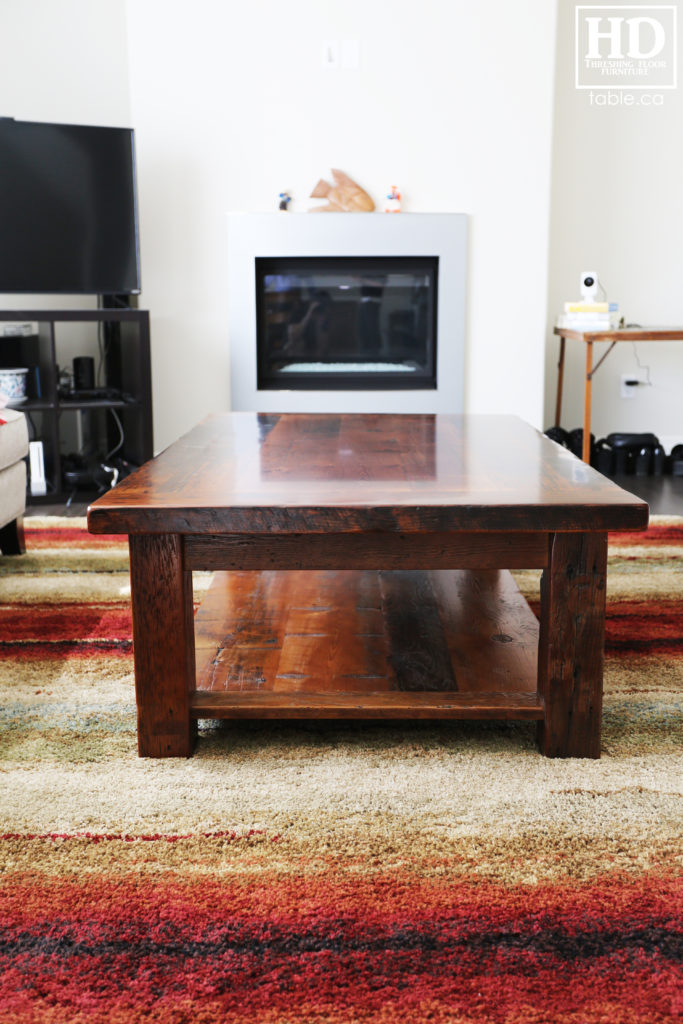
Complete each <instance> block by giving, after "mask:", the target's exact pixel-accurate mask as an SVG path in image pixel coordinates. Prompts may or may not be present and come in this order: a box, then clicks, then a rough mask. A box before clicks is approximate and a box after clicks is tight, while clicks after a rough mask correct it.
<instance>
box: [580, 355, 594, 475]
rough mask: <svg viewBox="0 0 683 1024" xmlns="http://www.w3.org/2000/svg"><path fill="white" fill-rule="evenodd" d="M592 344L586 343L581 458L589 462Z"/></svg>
mask: <svg viewBox="0 0 683 1024" xmlns="http://www.w3.org/2000/svg"><path fill="white" fill-rule="evenodd" d="M592 390H593V342H592V341H587V342H586V383H585V388H584V392H583V449H582V452H581V458H582V459H583V461H584V462H588V463H590V460H591V404H592V401H593V396H592Z"/></svg>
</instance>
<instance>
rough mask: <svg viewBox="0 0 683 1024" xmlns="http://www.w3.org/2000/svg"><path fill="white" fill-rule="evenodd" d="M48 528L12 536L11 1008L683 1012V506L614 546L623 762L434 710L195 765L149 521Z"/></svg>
mask: <svg viewBox="0 0 683 1024" xmlns="http://www.w3.org/2000/svg"><path fill="white" fill-rule="evenodd" d="M27 527H28V529H27V546H28V549H29V553H28V554H26V555H25V556H21V557H20V558H11V559H9V558H6V559H0V695H1V699H0V872H1V877H2V883H1V884H2V888H1V890H0V1022H2V1024H18V1022H22V1024H23V1022H28V1021H31V1022H32V1021H36V1022H41V1024H42V1022H44V1024H56V1022H60V1024H61V1022H65V1024H66V1022H69V1024H85V1022H88V1024H95V1022H97V1024H100V1022H102V1024H104V1022H108V1024H131V1022H137V1021H150V1022H151V1021H155V1022H156V1021H158V1022H164V1024H182V1022H185V1021H187V1022H190V1021H191V1022H196V1024H218V1022H225V1024H236V1022H247V1021H248V1022H250V1024H283V1022H287V1024H323V1022H334V1024H346V1022H356V1021H364V1022H383V1024H384V1022H386V1024H389V1022H393V1021H396V1020H398V1019H401V1020H403V1021H408V1022H422V1021H430V1022H435V1024H445V1022H448V1024H483V1022H486V1024H513V1022H514V1024H530V1022H534V1024H570V1022H571V1024H597V1022H601V1024H603V1022H605V1024H607V1022H609V1024H645V1022H647V1024H651V1022H670V1021H675V1020H680V1019H681V1016H682V1015H683V976H682V975H681V970H680V968H681V921H682V919H683V915H682V914H681V903H682V899H681V896H682V886H681V875H682V874H683V872H682V870H681V869H682V847H681V823H682V816H681V780H682V779H683V758H682V756H681V751H682V745H681V739H682V732H683V729H682V721H683V716H682V715H681V690H682V685H681V684H682V683H683V609H682V606H681V598H682V596H683V563H682V562H681V555H682V554H683V520H681V519H663V518H657V517H655V519H654V520H653V524H652V526H651V528H650V529H649V531H648V532H647V534H633V535H622V536H620V537H615V538H614V539H613V541H612V542H611V544H610V562H609V576H608V622H607V664H606V675H605V707H604V734H603V755H602V758H601V760H599V761H584V760H549V759H546V758H543V757H541V756H540V754H539V753H538V752H537V750H536V747H535V741H534V727H533V725H532V724H525V723H453V724H450V723H441V724H436V725H435V724H429V723H418V722H415V723H400V724H383V725H376V724H372V723H355V724H354V723H346V724H344V723H342V724H339V723H309V724H306V725H300V724H296V723H288V724H287V723H285V724H278V723H269V724H258V723H248V724H241V725H234V724H227V723H217V722H204V723H201V725H200V734H199V740H198V745H197V750H196V753H195V755H194V757H193V758H192V759H190V760H171V761H154V760H141V759H139V758H138V757H137V755H136V737H135V700H134V687H133V667H132V644H131V624H130V610H129V596H130V590H129V582H128V561H127V547H126V544H125V541H122V540H121V539H119V538H108V537H90V536H88V534H87V533H86V531H85V523H84V521H83V520H74V519H56V518H45V519H42V520H41V519H29V520H27ZM516 576H517V579H518V582H519V585H520V587H521V588H522V590H523V592H524V593H525V595H526V596H527V598H528V599H529V601H530V603H531V604H532V607H534V602H535V601H537V595H538V574H537V573H532V572H529V573H519V574H516ZM208 583H209V576H208V575H205V574H196V576H195V597H196V600H197V601H200V600H201V597H202V594H203V593H204V592H205V590H206V588H207V586H208Z"/></svg>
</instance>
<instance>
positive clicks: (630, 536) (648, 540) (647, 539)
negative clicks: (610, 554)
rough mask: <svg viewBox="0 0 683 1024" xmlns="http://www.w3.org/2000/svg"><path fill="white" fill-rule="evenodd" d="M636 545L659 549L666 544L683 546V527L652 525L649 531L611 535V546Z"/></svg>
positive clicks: (630, 531)
mask: <svg viewBox="0 0 683 1024" xmlns="http://www.w3.org/2000/svg"><path fill="white" fill-rule="evenodd" d="M634 544H647V546H648V547H650V546H651V547H659V546H661V545H665V544H683V525H681V526H678V525H674V524H664V523H662V524H661V525H659V524H656V523H654V524H651V525H650V526H648V528H647V530H627V531H626V532H624V533H610V535H609V546H610V548H615V547H628V546H632V545H634Z"/></svg>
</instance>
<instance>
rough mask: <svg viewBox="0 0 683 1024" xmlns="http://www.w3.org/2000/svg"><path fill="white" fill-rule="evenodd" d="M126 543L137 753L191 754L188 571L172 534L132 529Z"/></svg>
mask: <svg viewBox="0 0 683 1024" xmlns="http://www.w3.org/2000/svg"><path fill="white" fill-rule="evenodd" d="M129 543H130V581H131V601H132V607H133V654H134V661H135V694H136V699H137V706H138V753H139V754H140V756H141V757H189V756H190V754H191V753H192V750H193V748H194V740H195V736H196V728H197V723H196V722H195V721H194V720H193V719H192V718H191V717H190V695H191V693H192V692H193V691H194V688H195V656H194V618H193V610H192V573H191V572H188V571H186V570H184V569H183V560H182V538H181V537H179V536H177V535H176V534H161V535H159V534H150V535H146V534H145V535H138V534H133V535H131V536H130V538H129Z"/></svg>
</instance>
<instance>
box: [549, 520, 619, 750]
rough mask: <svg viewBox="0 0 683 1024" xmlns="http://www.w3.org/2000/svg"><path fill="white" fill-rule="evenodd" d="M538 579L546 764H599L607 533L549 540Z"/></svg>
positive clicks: (563, 535) (556, 536)
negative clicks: (586, 760)
mask: <svg viewBox="0 0 683 1024" xmlns="http://www.w3.org/2000/svg"><path fill="white" fill-rule="evenodd" d="M549 544H550V550H549V557H548V567H547V569H545V570H544V572H543V577H542V579H541V628H540V636H539V644H538V688H539V691H540V692H541V694H542V696H543V698H544V700H545V720H544V721H543V722H539V725H538V743H539V747H540V749H541V752H542V753H543V754H546V755H547V756H548V757H600V728H601V723H602V669H603V661H604V648H605V582H606V575H607V535H606V534H605V533H556V534H551V535H550V540H549Z"/></svg>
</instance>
